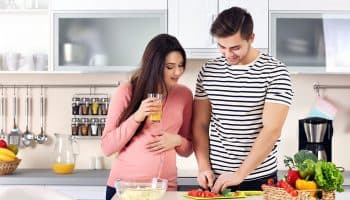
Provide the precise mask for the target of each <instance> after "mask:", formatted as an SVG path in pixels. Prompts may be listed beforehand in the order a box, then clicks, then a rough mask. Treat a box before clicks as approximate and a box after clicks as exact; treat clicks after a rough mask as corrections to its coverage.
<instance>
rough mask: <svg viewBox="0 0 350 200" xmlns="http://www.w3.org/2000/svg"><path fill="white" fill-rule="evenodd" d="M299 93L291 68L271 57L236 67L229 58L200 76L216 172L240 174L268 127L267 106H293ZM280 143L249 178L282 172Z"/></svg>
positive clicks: (198, 87) (198, 90)
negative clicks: (295, 90) (265, 124)
mask: <svg viewBox="0 0 350 200" xmlns="http://www.w3.org/2000/svg"><path fill="white" fill-rule="evenodd" d="M292 96H293V91H292V86H291V80H290V76H289V73H288V71H287V67H286V66H285V65H284V64H283V63H281V62H280V61H278V60H277V59H275V58H274V57H272V56H270V55H267V54H263V53H262V54H260V55H259V56H258V58H257V59H256V60H255V61H253V62H252V63H250V64H248V65H244V66H231V65H230V64H228V63H227V61H226V59H225V57H220V58H216V59H212V60H209V61H208V62H207V63H206V64H205V65H204V66H203V67H202V69H201V71H200V72H199V75H198V78H197V85H196V94H195V99H209V101H210V103H211V106H212V113H211V119H210V135H209V139H210V150H209V153H210V162H211V166H212V169H213V171H214V173H215V174H222V173H223V172H227V171H236V170H237V169H238V168H239V167H240V165H241V164H242V162H243V161H244V160H245V158H246V157H247V155H248V153H249V152H250V150H251V148H252V146H253V143H254V141H255V139H256V138H257V136H258V134H259V132H260V130H261V129H262V126H263V125H262V113H263V108H264V104H265V102H273V103H280V104H285V105H288V106H289V105H290V104H291V101H292ZM276 147H277V144H275V147H274V148H273V150H272V151H271V153H270V154H269V155H268V157H267V158H266V159H265V160H264V161H263V162H262V164H261V165H260V166H259V167H258V168H256V169H255V170H254V171H253V172H252V173H251V174H250V175H249V176H248V177H247V178H246V180H254V179H256V178H260V177H263V176H267V175H270V174H271V173H273V172H275V171H276V170H277V155H276V154H277V150H276Z"/></svg>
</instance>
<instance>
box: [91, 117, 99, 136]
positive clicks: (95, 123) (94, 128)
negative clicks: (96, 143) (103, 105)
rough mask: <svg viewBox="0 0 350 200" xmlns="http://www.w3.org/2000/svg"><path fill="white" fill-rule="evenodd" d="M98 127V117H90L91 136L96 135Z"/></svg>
mask: <svg viewBox="0 0 350 200" xmlns="http://www.w3.org/2000/svg"><path fill="white" fill-rule="evenodd" d="M98 127H99V120H98V118H92V119H91V124H90V129H91V136H98Z"/></svg>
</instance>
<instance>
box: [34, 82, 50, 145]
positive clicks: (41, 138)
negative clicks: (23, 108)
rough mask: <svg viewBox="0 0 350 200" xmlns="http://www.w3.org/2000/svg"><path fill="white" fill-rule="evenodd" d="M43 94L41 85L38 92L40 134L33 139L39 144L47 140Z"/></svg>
mask: <svg viewBox="0 0 350 200" xmlns="http://www.w3.org/2000/svg"><path fill="white" fill-rule="evenodd" d="M44 104H45V102H44V96H43V87H41V92H40V134H39V135H37V136H35V141H36V142H37V143H39V144H44V143H45V142H47V140H48V138H47V135H46V134H45V133H44Z"/></svg>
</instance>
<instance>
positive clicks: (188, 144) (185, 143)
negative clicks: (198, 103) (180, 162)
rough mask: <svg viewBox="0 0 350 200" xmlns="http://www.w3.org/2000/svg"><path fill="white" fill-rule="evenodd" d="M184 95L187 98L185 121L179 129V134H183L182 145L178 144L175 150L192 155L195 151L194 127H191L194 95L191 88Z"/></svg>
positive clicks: (184, 154) (184, 111) (180, 153)
mask: <svg viewBox="0 0 350 200" xmlns="http://www.w3.org/2000/svg"><path fill="white" fill-rule="evenodd" d="M184 96H185V97H186V98H184V99H185V106H184V110H183V121H182V126H181V128H180V131H179V135H180V136H181V145H180V146H177V147H176V148H175V150H176V152H177V153H178V154H179V155H180V156H184V157H187V156H189V155H191V154H192V152H193V148H192V129H191V122H192V103H193V98H192V96H193V95H192V92H191V90H189V89H188V90H187V91H186V95H184Z"/></svg>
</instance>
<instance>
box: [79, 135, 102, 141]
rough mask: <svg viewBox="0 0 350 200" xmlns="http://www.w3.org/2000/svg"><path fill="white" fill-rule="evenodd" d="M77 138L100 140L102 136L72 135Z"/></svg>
mask: <svg viewBox="0 0 350 200" xmlns="http://www.w3.org/2000/svg"><path fill="white" fill-rule="evenodd" d="M73 137H74V138H76V139H78V140H100V139H101V136H75V135H72V138H73Z"/></svg>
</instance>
